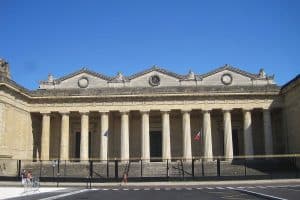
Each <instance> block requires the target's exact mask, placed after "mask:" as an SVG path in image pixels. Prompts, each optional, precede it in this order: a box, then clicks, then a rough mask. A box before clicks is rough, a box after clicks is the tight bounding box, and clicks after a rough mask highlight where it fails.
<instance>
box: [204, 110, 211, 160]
mask: <svg viewBox="0 0 300 200" xmlns="http://www.w3.org/2000/svg"><path fill="white" fill-rule="evenodd" d="M203 140H204V151H203V156H204V157H205V158H206V160H207V161H212V159H213V151H212V138H211V119H210V111H209V110H203Z"/></svg>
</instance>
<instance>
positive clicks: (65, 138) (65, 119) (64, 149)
mask: <svg viewBox="0 0 300 200" xmlns="http://www.w3.org/2000/svg"><path fill="white" fill-rule="evenodd" d="M61 115H62V116H61V131H60V133H61V139H60V160H69V131H70V130H69V126H70V122H69V113H62V114H61Z"/></svg>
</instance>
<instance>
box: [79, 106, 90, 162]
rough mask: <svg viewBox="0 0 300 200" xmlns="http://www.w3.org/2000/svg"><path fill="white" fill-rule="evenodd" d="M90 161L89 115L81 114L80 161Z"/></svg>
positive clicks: (86, 113)
mask: <svg viewBox="0 0 300 200" xmlns="http://www.w3.org/2000/svg"><path fill="white" fill-rule="evenodd" d="M88 160H89V113H88V112H84V113H81V137H80V161H88Z"/></svg>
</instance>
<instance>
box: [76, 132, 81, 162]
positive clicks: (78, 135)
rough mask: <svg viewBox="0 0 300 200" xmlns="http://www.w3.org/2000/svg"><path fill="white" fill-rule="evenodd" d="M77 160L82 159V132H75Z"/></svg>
mask: <svg viewBox="0 0 300 200" xmlns="http://www.w3.org/2000/svg"><path fill="white" fill-rule="evenodd" d="M75 160H78V161H79V160H80V132H76V133H75Z"/></svg>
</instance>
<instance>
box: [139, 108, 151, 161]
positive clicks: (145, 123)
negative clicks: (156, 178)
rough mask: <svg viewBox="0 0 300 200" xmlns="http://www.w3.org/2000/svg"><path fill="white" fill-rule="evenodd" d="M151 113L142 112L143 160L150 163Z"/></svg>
mask: <svg viewBox="0 0 300 200" xmlns="http://www.w3.org/2000/svg"><path fill="white" fill-rule="evenodd" d="M149 134H150V133H149V111H142V141H141V143H142V146H141V149H142V154H141V155H142V156H141V157H142V160H143V161H146V162H149V161H150V135H149Z"/></svg>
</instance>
